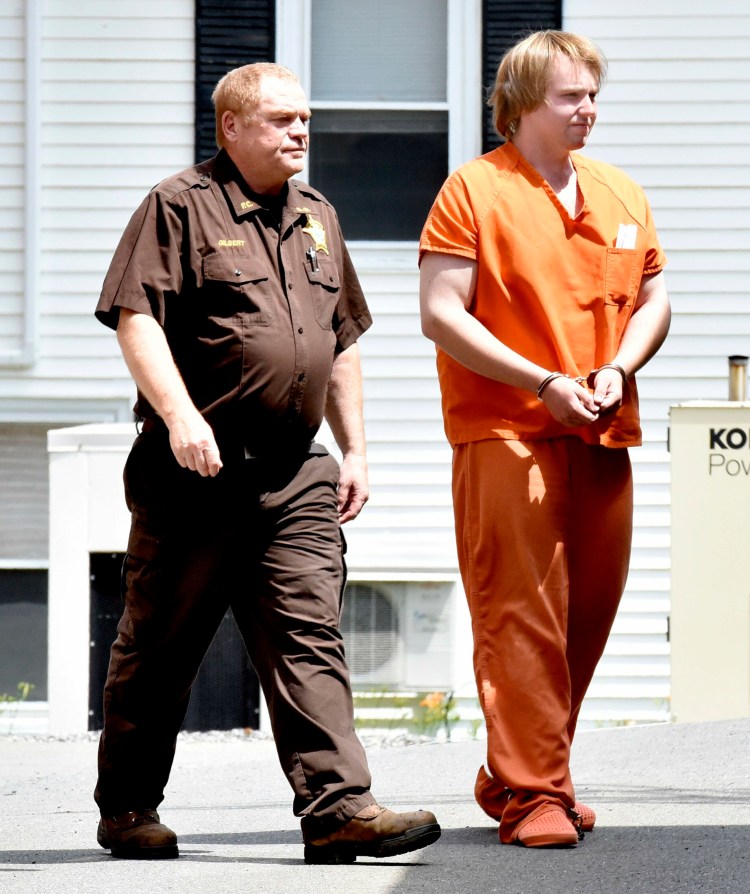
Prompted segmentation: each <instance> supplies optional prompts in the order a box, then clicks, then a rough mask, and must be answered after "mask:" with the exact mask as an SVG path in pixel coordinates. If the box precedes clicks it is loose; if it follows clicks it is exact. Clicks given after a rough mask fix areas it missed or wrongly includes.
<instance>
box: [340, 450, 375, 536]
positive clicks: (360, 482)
mask: <svg viewBox="0 0 750 894" xmlns="http://www.w3.org/2000/svg"><path fill="white" fill-rule="evenodd" d="M369 496H370V486H369V484H368V480H367V459H366V458H365V457H364V456H361V455H360V454H356V453H350V454H348V455H347V456H345V457H344V459H343V460H342V462H341V472H340V474H339V490H338V502H339V521H340V522H341V524H342V525H343V524H345V523H346V522H348V521H351V520H352V519H353V518H356V517H357V516H358V515H359V513H360V512H361V511H362V507H363V506H364V505H365V503H366V502H367V500H368V499H369Z"/></svg>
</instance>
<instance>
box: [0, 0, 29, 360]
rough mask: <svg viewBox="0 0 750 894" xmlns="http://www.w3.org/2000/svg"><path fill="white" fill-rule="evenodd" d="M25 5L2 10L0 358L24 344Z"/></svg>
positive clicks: (0, 92)
mask: <svg viewBox="0 0 750 894" xmlns="http://www.w3.org/2000/svg"><path fill="white" fill-rule="evenodd" d="M24 46H25V41H24V16H23V3H21V2H19V0H16V2H14V3H3V4H2V5H0V147H2V149H1V150H0V356H3V355H6V356H10V355H13V354H14V353H15V352H17V351H19V350H20V349H21V347H22V340H23V259H24V255H23V243H24V213H23V206H24V193H23V189H22V187H21V184H23V182H24V149H23V146H24Z"/></svg>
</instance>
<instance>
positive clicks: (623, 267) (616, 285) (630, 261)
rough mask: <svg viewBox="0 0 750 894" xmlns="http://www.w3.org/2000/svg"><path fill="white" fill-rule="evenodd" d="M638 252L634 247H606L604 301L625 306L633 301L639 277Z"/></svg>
mask: <svg viewBox="0 0 750 894" xmlns="http://www.w3.org/2000/svg"><path fill="white" fill-rule="evenodd" d="M639 257H640V253H639V252H637V251H636V249H634V248H608V249H607V257H606V261H605V265H604V303H605V304H617V305H619V306H620V307H626V306H628V305H630V304H632V303H633V301H634V299H635V296H636V292H637V290H638V284H639V282H640V277H639V276H638V263H637V262H638V260H639Z"/></svg>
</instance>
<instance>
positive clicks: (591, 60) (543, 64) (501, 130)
mask: <svg viewBox="0 0 750 894" xmlns="http://www.w3.org/2000/svg"><path fill="white" fill-rule="evenodd" d="M560 56H567V57H568V59H570V60H571V61H572V62H573V63H574V64H576V65H582V66H584V67H586V68H587V69H588V70H589V71H590V72H591V73H592V74H593V75H594V77H595V78H596V79H597V81H598V83H599V89H601V87H602V85H603V84H604V81H605V79H606V77H607V60H606V59H605V57H604V54H603V53H602V51H601V50H600V49H599V47H597V45H596V44H595V43H594V42H593V41H591V40H589V39H588V38H587V37H582V36H580V35H578V34H571V33H570V32H569V31H535V32H534V33H533V34H529V35H528V37H525V38H524V39H523V40H521V41H519V42H518V43H517V44H516V45H515V46H513V47H511V48H510V49H509V50H508V52H507V53H506V54H505V55H504V56H503V58H502V59H501V60H500V65H499V66H498V69H497V76H496V78H495V86H494V89H493V91H492V95H491V96H490V98H489V100H488V102H487V104H488V105H489V106H491V107H492V112H493V124H494V125H495V130H496V131H497V132H498V134H499V135H500V136H501V137H505V138H510V137H511V136H512V135H513V134H514V133H515V132H516V129H517V128H518V122H519V120H520V118H521V115H522V114H523V113H524V112H533V111H534V109H536V108H538V106H540V105H541V104H542V103H543V102H544V99H545V97H546V95H547V88H548V87H549V82H550V78H551V76H552V70H553V68H554V66H555V62H556V61H557V60H558V59H559V57H560Z"/></svg>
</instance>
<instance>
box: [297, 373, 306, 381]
mask: <svg viewBox="0 0 750 894" xmlns="http://www.w3.org/2000/svg"><path fill="white" fill-rule="evenodd" d="M304 380H305V374H304V373H300V374H299V379H298V381H300V382H304Z"/></svg>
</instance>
